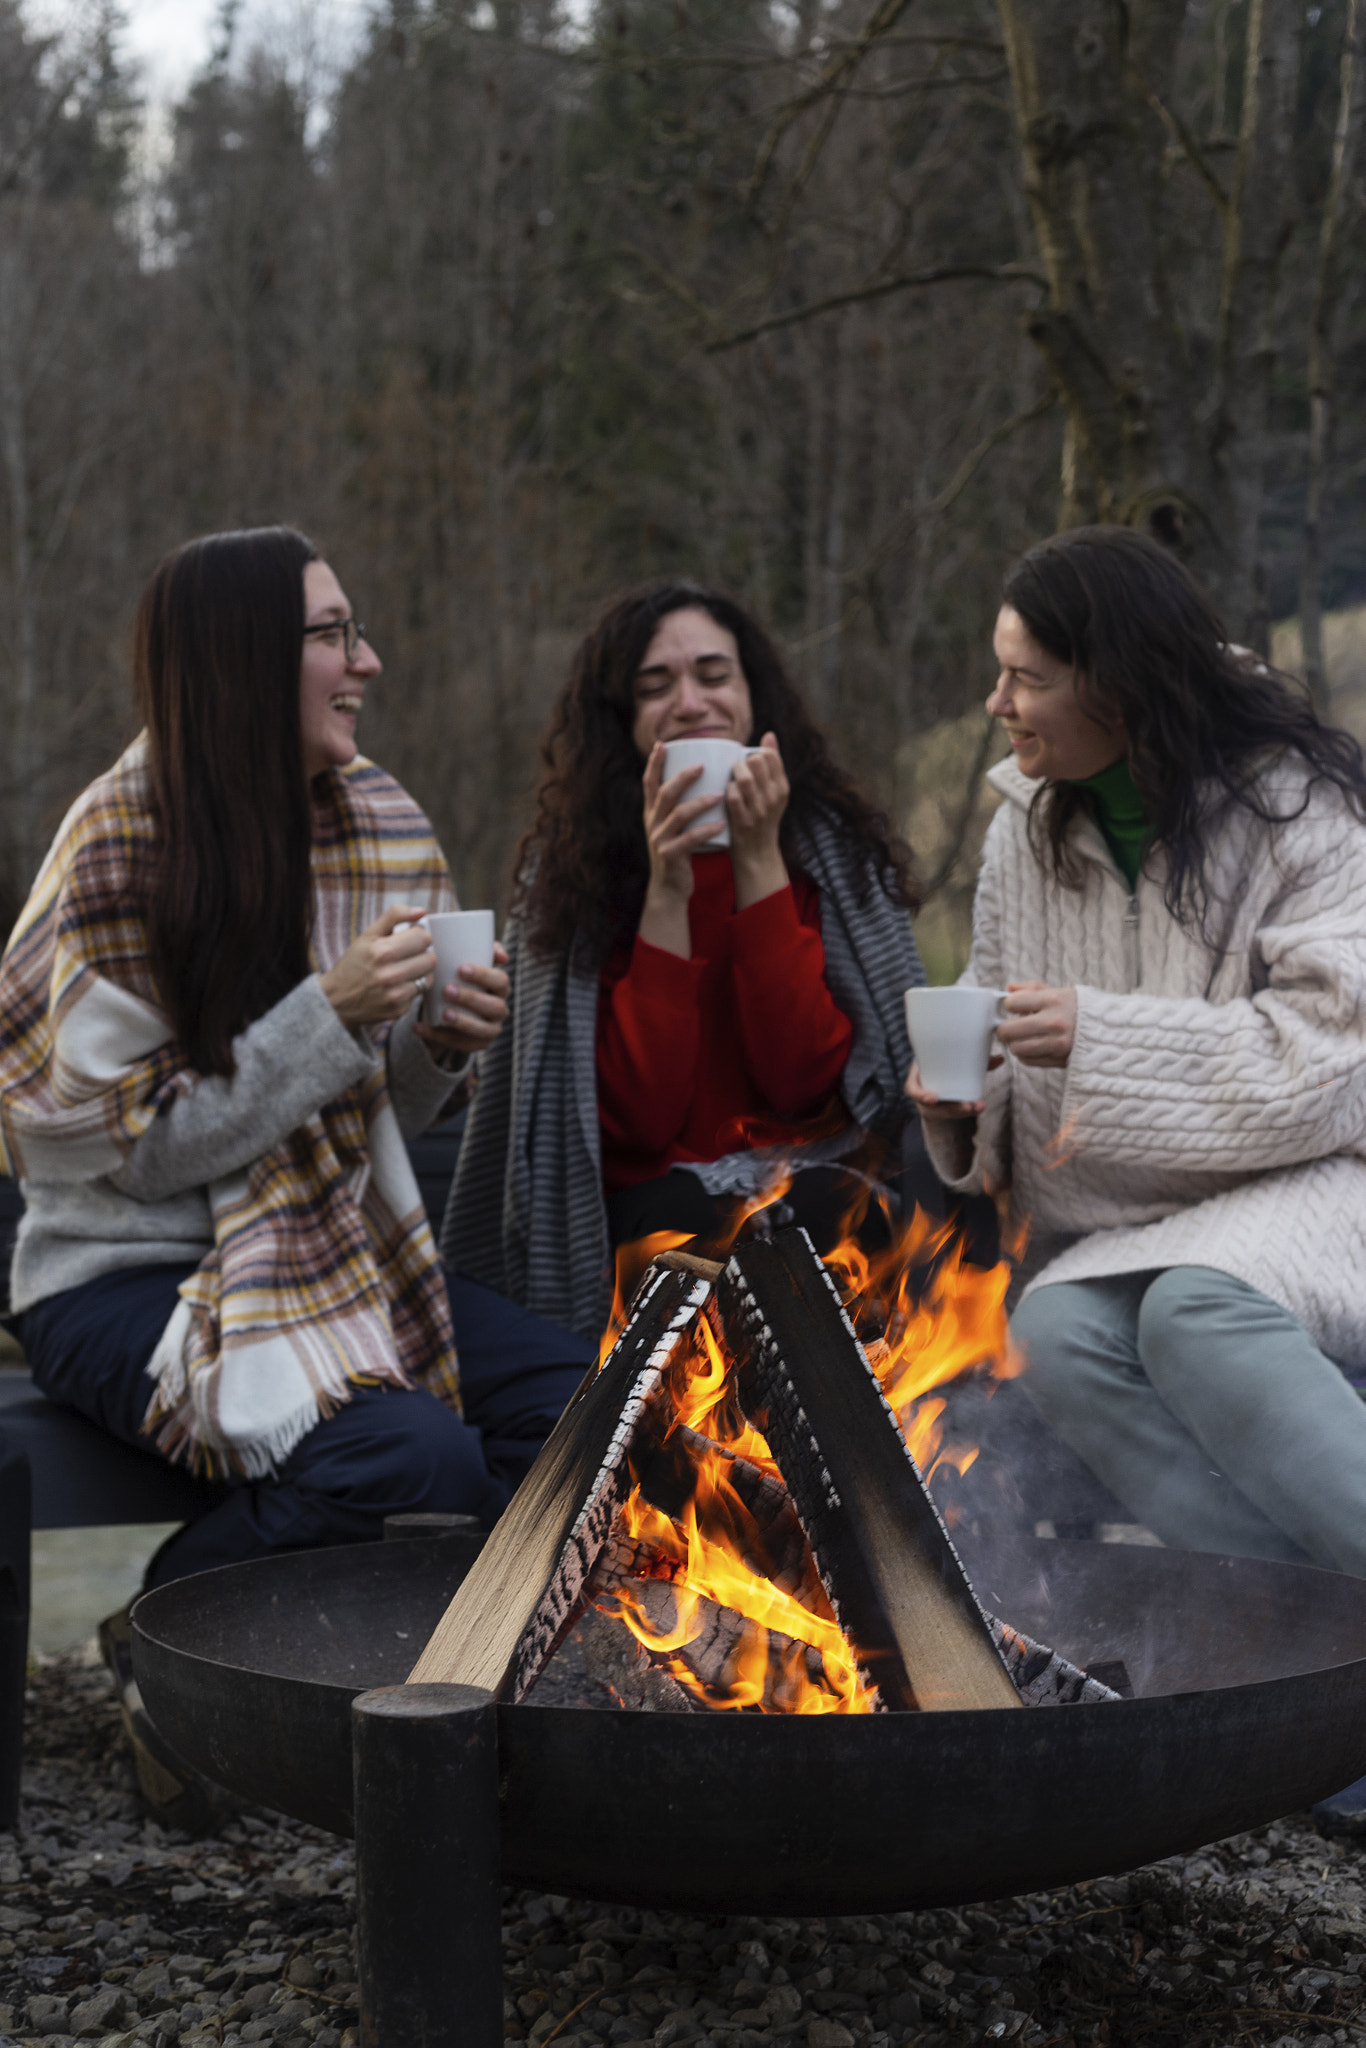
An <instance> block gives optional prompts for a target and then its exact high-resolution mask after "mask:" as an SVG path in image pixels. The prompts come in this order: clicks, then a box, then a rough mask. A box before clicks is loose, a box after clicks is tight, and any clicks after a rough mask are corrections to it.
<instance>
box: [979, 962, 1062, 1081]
mask: <svg viewBox="0 0 1366 2048" xmlns="http://www.w3.org/2000/svg"><path fill="white" fill-rule="evenodd" d="M1005 1012H1006V1014H1005V1017H1004V1018H1003V1019H1002V1021H1001V1023H1000V1024H999V1025H998V1026H997V1028H996V1035H997V1037H998V1038H999V1039H1000V1041H1001V1043H1002V1045H1004V1046H1005V1047H1006V1048H1007V1050H1008V1051H1009V1052H1010V1053H1011V1054H1012V1055H1013V1057H1014V1058H1015V1059H1017V1060H1019V1061H1020V1062H1021V1064H1022V1065H1024V1066H1026V1067H1065V1066H1066V1065H1067V1062H1068V1060H1069V1059H1070V1058H1071V1057H1072V1045H1073V1041H1074V1040H1075V1038H1076V1035H1077V992H1076V990H1075V989H1074V988H1048V987H1047V986H1046V985H1045V984H1044V983H1043V982H1041V981H1009V982H1007V983H1006V1000H1005Z"/></svg>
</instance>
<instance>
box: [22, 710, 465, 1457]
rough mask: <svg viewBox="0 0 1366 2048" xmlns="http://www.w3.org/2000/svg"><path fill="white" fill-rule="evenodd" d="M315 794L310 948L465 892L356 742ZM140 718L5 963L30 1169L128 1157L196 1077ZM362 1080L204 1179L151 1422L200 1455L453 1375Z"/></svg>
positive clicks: (373, 1079)
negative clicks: (370, 1396)
mask: <svg viewBox="0 0 1366 2048" xmlns="http://www.w3.org/2000/svg"><path fill="white" fill-rule="evenodd" d="M328 787H329V789H330V794H329V795H328V797H327V798H326V800H325V801H324V802H321V803H319V804H317V805H316V806H315V811H314V820H315V823H314V842H313V878H314V926H313V938H312V956H313V960H314V964H315V966H316V968H317V969H318V970H319V971H320V972H325V971H326V970H327V969H328V968H329V967H331V966H333V965H334V964H335V963H336V961H337V960H339V959H340V957H341V955H342V954H343V953H344V952H345V950H346V948H347V946H348V945H350V943H351V941H352V940H353V939H354V938H356V937H357V936H358V935H359V933H360V932H361V931H363V930H364V929H365V927H366V926H367V925H369V924H371V923H373V922H374V920H375V918H377V917H378V916H379V915H380V913H381V911H382V910H383V909H384V908H385V907H386V905H387V904H390V903H396V902H411V903H421V904H424V905H425V906H426V907H428V908H429V909H432V910H440V909H449V908H450V907H451V906H452V905H453V903H454V895H453V892H452V889H451V884H450V877H449V875H448V873H447V870H446V864H445V861H444V860H443V858H442V855H441V850H440V848H439V847H438V846H437V844H436V841H435V839H434V838H433V837H432V832H431V827H430V826H429V825H428V823H427V820H426V818H425V817H424V816H423V814H422V812H421V811H420V810H419V809H418V807H417V805H416V804H415V803H414V802H413V801H412V799H411V797H409V796H408V795H407V793H406V792H405V791H404V790H403V789H401V788H400V787H399V785H398V783H396V782H395V781H394V780H393V778H392V777H391V776H389V775H386V774H385V773H384V771H383V770H382V769H380V768H376V767H375V766H374V765H373V764H372V763H370V762H368V761H363V760H357V761H355V762H354V763H353V764H352V765H351V766H350V767H349V768H347V769H345V770H342V771H340V772H337V773H334V774H333V775H332V776H331V777H330V778H329V785H328ZM148 793H149V778H148V768H147V747H146V742H145V739H141V738H140V739H138V740H135V741H134V742H133V744H132V746H131V747H129V748H128V750H127V752H126V753H125V754H124V755H123V756H122V758H121V759H120V760H119V761H118V762H117V763H116V764H115V766H114V767H113V768H112V769H110V771H109V772H108V774H106V775H103V776H101V777H100V779H99V780H98V781H97V782H94V783H92V784H91V786H90V788H89V789H88V790H86V791H85V793H84V795H83V796H81V797H80V798H79V799H78V800H77V802H76V804H75V805H74V806H73V808H72V810H71V811H70V813H69V814H68V816H67V818H66V819H65V821H64V823H63V825H62V828H61V830H60V831H59V832H58V834H57V838H56V840H55V842H54V844H53V847H52V850H51V852H50V853H49V854H48V857H47V859H46V861H45V862H44V864H43V868H42V871H41V873H40V874H39V876H38V880H37V882H36V883H35V885H34V889H33V893H32V895H31V896H30V898H29V901H28V903H27V905H26V906H25V909H24V912H23V915H22V917H21V918H20V920H19V923H18V925H17V926H16V927H15V931H14V934H13V937H12V938H11V940H10V944H9V947H8V950H7V951H6V953H5V957H4V960H3V962H0V1154H3V1163H4V1168H5V1170H6V1171H7V1172H9V1173H11V1174H14V1175H15V1176H16V1177H19V1178H25V1179H32V1180H39V1181H41V1180H47V1181H68V1182H73V1181H83V1180H93V1179H95V1178H97V1177H99V1176H101V1175H108V1174H112V1173H115V1172H117V1171H118V1169H119V1167H120V1166H121V1165H122V1163H123V1161H124V1160H125V1159H126V1158H127V1156H128V1154H129V1152H130V1151H131V1149H132V1147H133V1146H134V1145H135V1144H136V1143H137V1141H138V1138H139V1137H140V1136H141V1134H142V1133H143V1132H144V1131H145V1130H146V1129H147V1128H148V1126H149V1125H150V1124H151V1122H152V1120H153V1118H154V1117H155V1116H156V1115H157V1113H158V1111H159V1110H160V1109H162V1108H163V1106H166V1105H169V1104H170V1103H171V1102H173V1101H174V1100H175V1099H176V1098H177V1097H178V1096H181V1095H184V1094H188V1093H189V1092H191V1091H192V1090H193V1089H194V1088H195V1087H196V1086H197V1085H198V1084H199V1081H200V1076H199V1075H198V1074H197V1073H195V1072H194V1071H192V1070H191V1069H189V1068H187V1067H186V1065H185V1064H184V1059H183V1055H182V1054H181V1052H180V1050H179V1048H178V1047H177V1045H176V1044H175V1042H174V1041H173V1040H172V1038H171V1035H170V1025H169V1022H168V1020H167V1018H166V1016H165V1014H164V1012H163V1011H162V1009H161V1008H160V1006H159V1002H158V997H157V991H156V988H155V987H154V985H153V983H152V979H151V976H150V973H149V970H148V965H147V950H146V941H145V932H144V926H143V922H142V917H141V914H140V911H139V905H140V903H141V902H143V901H144V900H145V890H146V878H147V875H148V872H149V867H150V863H151V862H152V860H154V859H155V857H156V849H155V827H154V823H153V820H152V817H151V814H150V810H149V803H148ZM372 1036H373V1039H374V1042H375V1051H376V1054H377V1060H376V1064H375V1066H374V1068H373V1069H372V1071H371V1072H370V1074H369V1075H367V1076H366V1078H365V1079H364V1080H363V1081H362V1082H360V1083H359V1084H358V1085H357V1086H356V1087H353V1088H351V1089H348V1090H347V1092H346V1093H345V1094H343V1095H340V1096H337V1097H336V1098H335V1099H334V1100H333V1101H331V1102H329V1103H327V1104H326V1105H325V1107H324V1108H323V1109H321V1110H320V1111H319V1112H318V1113H317V1115H315V1116H312V1117H310V1118H309V1120H308V1121H307V1123H305V1124H302V1125H300V1126H299V1128H298V1129H297V1130H295V1131H293V1132H291V1134H290V1136H289V1137H288V1138H287V1139H286V1140H285V1142H284V1143H283V1144H281V1145H277V1146H276V1147H275V1149H274V1150H273V1151H270V1152H267V1153H264V1154H263V1155H262V1156H261V1158H259V1159H257V1160H255V1161H254V1162H253V1163H252V1164H251V1165H250V1166H248V1167H245V1168H244V1169H242V1170H241V1171H240V1172H238V1173H234V1174H231V1175H229V1176H227V1177H226V1178H224V1179H222V1180H219V1181H216V1182H214V1183H212V1184H211V1185H210V1186H209V1188H208V1189H207V1194H208V1198H209V1205H210V1209H211V1212H212V1216H213V1227H214V1246H213V1250H212V1251H211V1252H209V1253H208V1254H207V1256H206V1257H205V1259H204V1261H203V1263H202V1264H201V1265H200V1266H199V1268H198V1269H197V1271H196V1272H195V1273H193V1274H192V1275H191V1276H190V1278H189V1279H188V1280H187V1281H186V1282H185V1283H184V1285H183V1286H182V1287H181V1290H180V1296H181V1298H180V1301H179V1303H178V1304H177V1307H176V1309H175V1312H174V1314H173V1315H172V1317H171V1320H170V1322H169V1323H168V1324H167V1327H166V1330H165V1332H164V1334H163V1336H162V1339H161V1342H160V1344H159V1345H158V1347H157V1350H156V1352H155V1354H154V1357H153V1359H152V1362H151V1365H150V1366H149V1371H150V1372H151V1374H152V1377H153V1378H154V1379H155V1381H156V1385H157V1391H156V1395H155V1398H154V1400H153V1402H152V1405H151V1408H150V1409H149V1411H148V1415H147V1420H146V1423H145V1425H144V1426H145V1427H146V1428H147V1429H148V1430H149V1432H154V1433H155V1436H156V1442H157V1447H158V1448H159V1449H160V1450H161V1451H162V1452H163V1453H164V1454H165V1455H166V1456H168V1457H172V1458H180V1459H182V1460H184V1461H185V1462H186V1463H189V1464H192V1465H194V1466H195V1467H196V1468H197V1469H199V1470H204V1471H209V1472H216V1473H220V1474H221V1473H225V1472H238V1473H242V1474H245V1475H246V1476H248V1477H252V1478H257V1477H261V1476H263V1475H264V1474H267V1473H269V1472H270V1471H272V1470H273V1469H274V1468H275V1466H276V1465H277V1464H278V1463H279V1461H280V1460H281V1459H283V1458H284V1457H286V1456H287V1455H288V1454H289V1452H290V1451H291V1450H292V1449H293V1447H294V1445H295V1444H296V1443H298V1441H299V1439H300V1438H301V1437H302V1436H304V1435H305V1434H306V1433H307V1432H308V1430H310V1429H311V1428H312V1427H313V1425H314V1423H315V1422H317V1421H318V1420H319V1419H320V1418H321V1417H323V1416H325V1415H327V1414H329V1413H330V1412H331V1411H332V1409H333V1407H334V1406H335V1405H336V1404H337V1403H339V1402H342V1401H345V1400H347V1399H348V1398H349V1389H350V1387H351V1385H352V1384H354V1383H356V1382H361V1381H387V1382H388V1383H390V1384H391V1385H395V1386H404V1387H406V1386H411V1385H413V1384H414V1383H416V1382H418V1381H420V1382H421V1383H422V1385H423V1386H425V1387H427V1388H428V1389H430V1391H431V1392H433V1393H435V1394H437V1395H439V1396H440V1397H442V1398H443V1399H445V1400H446V1401H448V1402H449V1403H450V1404H451V1405H452V1406H455V1407H458V1405H459V1376H458V1372H457V1367H456V1358H455V1342H454V1336H453V1332H452V1329H451V1319H450V1306H449V1302H448V1299H447V1295H446V1288H445V1282H444V1280H443V1278H442V1274H441V1268H440V1265H439V1263H438V1260H437V1256H436V1248H435V1245H434V1244H433V1241H432V1235H431V1231H430V1229H429V1227H428V1224H427V1219H426V1215H425V1213H424V1211H423V1208H422V1202H421V1198H420V1196H419V1194H418V1189H417V1183H416V1181H415V1179H414V1176H413V1172H412V1168H411V1166H410V1164H409V1161H408V1155H407V1152H406V1150H405V1148H404V1145H403V1141H402V1137H401V1134H400V1131H399V1127H398V1120H397V1118H396V1116H395V1114H394V1110H393V1108H392V1105H391V1104H390V1101H389V1095H388V1089H387V1087H386V1085H385V1066H384V1056H383V1055H384V1044H383V1038H384V1036H385V1034H384V1033H382V1032H379V1031H376V1032H374V1033H373V1034H372Z"/></svg>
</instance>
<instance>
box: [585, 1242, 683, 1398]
mask: <svg viewBox="0 0 1366 2048" xmlns="http://www.w3.org/2000/svg"><path fill="white" fill-rule="evenodd" d="M692 1241H693V1239H692V1233H691V1231H687V1230H656V1231H655V1232H654V1234H653V1235H652V1236H650V1237H638V1238H636V1239H634V1240H633V1242H632V1243H630V1244H623V1245H618V1247H617V1277H616V1285H615V1287H614V1288H613V1289H612V1312H611V1314H610V1315H609V1316H608V1318H607V1327H606V1329H605V1330H604V1331H603V1333H602V1336H601V1337H600V1338H599V1339H598V1371H599V1372H601V1371H602V1368H603V1364H604V1362H605V1360H606V1357H607V1354H608V1352H609V1351H610V1350H611V1349H612V1346H613V1345H614V1344H615V1343H616V1341H617V1338H618V1337H619V1336H620V1335H621V1333H622V1331H623V1330H624V1329H625V1328H626V1316H627V1312H628V1310H629V1309H630V1306H631V1302H632V1300H633V1298H634V1296H635V1291H636V1289H637V1287H639V1285H640V1282H641V1277H642V1275H643V1274H644V1271H645V1268H646V1267H647V1266H648V1265H649V1263H650V1261H651V1259H657V1258H658V1257H659V1255H660V1253H661V1252H676V1251H677V1250H678V1248H679V1246H680V1245H685V1244H691V1243H692Z"/></svg>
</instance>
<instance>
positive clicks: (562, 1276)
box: [441, 817, 925, 1337]
mask: <svg viewBox="0 0 1366 2048" xmlns="http://www.w3.org/2000/svg"><path fill="white" fill-rule="evenodd" d="M793 838H794V853H795V857H796V865H797V866H798V867H800V868H801V869H802V871H803V872H804V873H805V874H807V875H809V876H810V878H811V880H812V881H813V882H814V883H815V884H816V887H817V889H818V890H819V892H820V906H821V938H822V941H823V943H824V947H825V979H826V983H827V986H828V987H829V989H830V993H831V995H832V996H833V997H834V999H835V1001H836V1002H837V1003H838V1004H839V1006H840V1008H841V1009H842V1010H843V1011H844V1014H845V1015H846V1017H848V1019H849V1021H850V1023H851V1024H852V1025H853V1027H854V1043H853V1047H852V1049H851V1051H850V1054H849V1059H848V1062H847V1064H846V1066H845V1070H844V1076H843V1080H842V1082H841V1093H842V1095H843V1097H844V1101H845V1105H846V1107H847V1108H848V1110H849V1113H850V1116H851V1117H852V1118H853V1119H854V1121H855V1122H856V1123H857V1124H859V1125H860V1126H861V1127H862V1128H863V1129H865V1130H872V1131H876V1132H878V1133H879V1134H880V1135H886V1136H888V1137H893V1138H894V1137H895V1136H896V1135H897V1134H898V1132H899V1130H900V1128H901V1124H902V1122H903V1120H904V1115H905V1097H904V1096H903V1094H902V1086H903V1083H904V1081H905V1077H906V1073H907V1070H908V1069H909V1067H910V1063H911V1049H910V1044H909V1042H908V1040H907V1037H906V1017H905V1007H904V1004H903V1002H902V995H903V992H904V991H905V990H906V989H908V988H918V987H920V986H921V985H922V984H923V983H924V980H925V970H924V968H923V967H922V966H921V964H920V955H919V953H918V952H917V951H916V944H915V935H914V933H913V932H912V930H911V920H910V916H909V914H908V913H907V912H906V911H905V910H903V909H901V908H900V907H899V906H898V905H897V904H894V903H892V902H890V901H889V900H888V898H887V896H886V895H885V894H884V892H883V890H882V889H881V888H880V887H879V886H878V884H877V882H876V880H875V879H874V878H873V877H872V876H871V875H869V874H868V873H866V872H865V871H864V870H863V869H862V868H860V867H857V866H856V865H855V863H854V861H853V860H852V858H851V854H850V849H849V846H848V842H847V840H846V838H845V836H844V834H843V832H842V830H841V829H840V828H839V827H838V826H837V825H836V824H834V823H833V822H832V821H831V820H829V819H826V818H824V817H817V818H815V819H812V820H809V821H807V822H806V823H805V824H804V825H803V826H802V827H800V828H799V829H798V830H797V831H796V832H794V835H793ZM861 887H862V889H863V891H864V900H863V901H860V900H859V899H860V889H861ZM505 943H506V945H507V949H508V954H509V957H510V965H509V972H510V975H511V979H512V1001H511V1014H510V1016H509V1019H508V1023H507V1027H506V1029H505V1030H504V1031H503V1033H502V1036H501V1037H500V1038H499V1039H498V1041H497V1043H496V1044H495V1045H493V1046H491V1047H490V1049H489V1050H488V1052H486V1053H484V1054H483V1055H482V1057H481V1059H480V1062H479V1083H478V1087H477V1089H476V1092H475V1097H474V1102H473V1104H472V1106H471V1109H470V1114H469V1122H468V1124H467V1126H466V1129H465V1136H464V1141H463V1143H462V1145H461V1147H460V1157H459V1161H458V1163H457V1165H456V1171H455V1180H454V1182H453V1184H452V1187H451V1194H450V1200H449V1202H448V1203H447V1206H446V1215H445V1220H444V1222H443V1224H442V1228H441V1256H442V1258H443V1259H445V1261H446V1263H447V1264H448V1265H450V1266H453V1267H455V1268H456V1270H457V1271H459V1272H461V1273H468V1274H470V1275H471V1276H472V1277H473V1278H474V1279H476V1280H481V1281H483V1282H484V1284H485V1285H486V1286H489V1287H493V1288H496V1289H497V1291H498V1292H499V1293H500V1294H504V1295H506V1296H508V1298H509V1299H510V1300H512V1301H516V1302H520V1303H521V1304H522V1305H523V1307H525V1308H529V1309H531V1310H533V1311H534V1312H535V1313H536V1314H537V1315H542V1316H545V1317H547V1318H548V1319H549V1320H550V1321H552V1322H557V1323H560V1324H562V1325H565V1326H567V1327H568V1328H570V1329H572V1330H576V1331H578V1332H579V1334H580V1335H582V1336H585V1337H596V1336H598V1335H599V1333H600V1332H601V1330H602V1328H603V1326H604V1324H605V1323H606V1321H607V1316H608V1313H609V1311H610V1308H611V1302H612V1279H613V1272H612V1250H611V1244H610V1241H609V1238H608V1230H607V1209H606V1205H605V1203H604V1200H603V1192H602V1157H601V1149H600V1144H599V1136H598V1099H597V1064H596V1034H597V1017H598V974H597V972H596V971H593V970H588V969H585V968H583V967H580V966H576V965H574V964H573V963H572V962H571V960H570V959H569V958H568V956H566V955H552V956H548V957H547V956H544V955H537V954H535V953H533V952H532V951H531V950H530V949H529V947H528V946H527V944H526V940H525V934H524V932H523V930H522V926H521V923H520V921H519V920H518V919H517V918H516V917H514V918H513V919H512V920H511V921H510V922H509V925H508V929H507V932H506V934H505Z"/></svg>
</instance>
